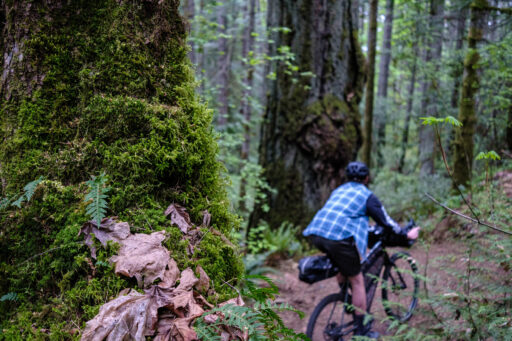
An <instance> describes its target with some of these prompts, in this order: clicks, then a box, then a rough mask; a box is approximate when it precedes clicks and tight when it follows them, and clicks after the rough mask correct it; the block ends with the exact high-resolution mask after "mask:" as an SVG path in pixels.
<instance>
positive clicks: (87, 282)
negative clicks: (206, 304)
mask: <svg viewBox="0 0 512 341" xmlns="http://www.w3.org/2000/svg"><path fill="white" fill-rule="evenodd" d="M178 3H179V2H178V1H175V0H168V1H163V2H162V1H146V2H130V1H122V2H119V1H114V0H102V1H71V2H68V1H53V2H49V3H48V2H47V3H40V2H36V3H34V2H26V3H24V2H8V4H7V5H6V6H7V7H8V11H7V12H6V13H9V15H8V16H7V18H6V35H5V37H4V41H3V45H2V46H3V48H4V49H5V50H6V51H14V50H15V49H14V43H16V44H17V45H16V46H17V47H18V49H21V50H20V54H19V55H17V56H14V57H13V60H16V62H13V64H12V65H11V69H10V70H9V72H6V75H7V77H6V79H5V80H4V79H2V81H3V85H5V86H3V87H2V88H1V96H2V99H1V106H0V108H1V109H0V115H1V116H2V120H1V126H0V137H1V139H2V141H3V143H2V145H1V146H0V165H1V167H0V177H1V178H2V179H3V180H5V186H4V188H3V189H2V195H3V196H4V197H10V196H13V195H16V194H17V193H18V192H19V191H20V190H21V189H22V188H23V186H24V185H25V184H26V183H28V182H29V181H32V180H34V179H35V178H37V177H38V176H40V175H44V176H45V178H46V179H48V180H46V181H45V182H44V183H43V184H41V185H40V186H39V188H38V190H37V192H36V195H35V196H34V197H33V198H32V200H31V201H30V203H28V204H26V205H25V206H24V207H23V208H22V209H13V208H10V209H8V210H7V211H4V212H3V213H2V214H1V215H0V223H1V224H2V227H1V228H0V247H1V249H0V255H1V258H0V269H1V271H2V276H0V290H1V292H0V294H4V293H7V292H15V293H17V294H18V295H19V300H18V302H17V303H16V304H14V306H13V305H12V304H1V303H0V309H1V310H2V314H1V316H2V317H1V318H0V330H1V329H2V328H3V329H6V331H5V335H7V337H8V335H15V333H16V331H18V333H19V331H20V330H21V331H22V332H21V335H23V336H22V338H51V339H65V338H76V337H78V335H77V334H73V329H74V328H75V327H74V325H75V324H76V325H77V326H78V327H80V328H82V327H83V326H84V323H85V321H86V320H87V319H89V318H91V317H92V316H93V315H94V314H95V313H96V312H97V310H98V309H99V306H100V305H101V304H103V303H105V302H106V301H107V300H109V299H110V298H111V297H114V296H116V295H117V293H118V292H119V290H120V289H121V288H124V287H134V285H135V283H133V282H132V281H129V280H124V279H121V278H119V277H117V276H115V275H114V274H113V271H112V268H111V266H110V265H109V264H108V261H107V260H108V258H109V257H110V255H111V254H112V252H114V251H113V249H112V248H110V249H108V250H105V251H101V252H100V255H99V257H98V259H97V260H92V259H91V258H90V252H89V250H88V249H87V248H86V247H85V246H84V245H83V244H82V238H81V237H78V231H79V229H80V227H81V225H82V224H83V223H84V222H85V221H87V220H88V217H87V216H86V215H85V204H84V203H83V202H82V199H83V197H84V194H85V191H86V188H85V186H84V181H86V180H88V179H89V178H90V176H91V175H95V174H98V173H100V172H102V171H105V172H106V174H107V175H108V178H109V183H108V185H109V186H110V187H111V188H112V190H111V191H110V193H109V205H110V210H111V211H110V212H109V213H110V214H115V215H119V216H120V218H122V219H123V220H126V221H128V222H129V223H130V224H131V225H132V227H133V228H134V231H133V232H148V233H149V232H152V231H156V230H164V229H165V230H167V231H168V233H169V240H168V241H167V243H168V245H172V248H171V249H172V250H173V257H174V258H176V259H177V261H178V263H179V264H180V265H183V266H194V265H197V264H204V266H203V267H204V268H205V269H206V271H207V272H208V271H213V272H212V273H210V272H208V273H209V275H210V276H211V277H212V280H213V281H214V283H217V284H218V285H219V287H216V289H217V291H218V292H219V295H220V297H227V296H229V295H230V294H233V293H232V292H231V289H230V288H229V287H227V286H222V287H221V286H220V283H223V282H228V281H230V283H234V282H236V281H237V279H238V278H239V277H240V276H241V274H242V266H241V263H240V261H239V260H238V258H237V255H236V250H234V248H232V247H231V246H223V245H224V244H225V243H224V242H223V241H222V239H221V237H220V236H217V235H208V236H207V237H205V238H204V240H203V241H202V242H201V245H200V246H199V247H198V248H197V252H196V254H195V255H194V258H190V257H189V255H188V253H187V249H186V246H187V245H186V241H182V240H181V235H179V234H178V232H179V230H177V229H176V228H174V227H171V226H170V222H169V221H168V220H166V219H165V218H164V217H163V211H164V210H165V208H166V207H167V205H168V204H170V203H172V202H178V203H180V204H182V205H183V206H185V207H186V208H187V209H188V211H189V213H190V214H191V218H192V220H193V221H201V219H202V215H201V212H202V211H204V210H208V211H209V213H211V215H212V225H213V226H214V227H215V229H217V230H219V231H221V232H222V233H223V234H224V235H226V236H228V237H229V234H230V232H231V231H232V230H233V229H236V228H237V226H238V219H237V218H236V217H235V216H234V215H233V214H232V213H230V212H229V209H228V208H229V205H228V201H227V196H226V193H225V184H224V180H223V179H222V178H221V176H220V172H221V170H222V166H221V165H220V163H218V162H217V161H216V153H217V145H216V143H215V137H214V134H213V132H212V128H211V126H210V122H211V119H212V113H211V111H210V110H208V109H207V108H206V107H205V106H204V105H203V104H201V103H200V102H199V101H198V99H197V98H196V96H195V94H194V79H193V76H192V72H191V69H190V67H189V64H188V61H187V59H186V52H187V51H186V47H185V46H184V40H185V30H184V27H183V23H182V21H181V18H180V16H179V15H178ZM27 32H28V33H27ZM20 37H21V38H20ZM18 39H23V41H18ZM21 54H22V57H20V56H21ZM210 244H211V245H215V247H213V246H210ZM200 257H201V258H200ZM221 269H222V271H221ZM212 299H216V298H212ZM71 321H73V323H70V322H71ZM64 326H65V327H64ZM0 338H1V337H0Z"/></svg>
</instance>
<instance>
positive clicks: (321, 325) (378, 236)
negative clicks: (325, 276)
mask: <svg viewBox="0 0 512 341" xmlns="http://www.w3.org/2000/svg"><path fill="white" fill-rule="evenodd" d="M414 225H415V224H414V221H413V220H411V221H410V222H409V223H408V224H407V225H406V226H405V227H404V229H406V231H408V230H410V229H411V228H412V227H414ZM368 239H369V240H368V243H369V247H371V250H370V252H369V253H368V256H367V258H366V259H365V260H364V261H363V262H361V271H362V272H363V275H364V280H365V287H366V305H367V312H368V313H370V309H371V306H372V303H373V299H374V296H375V293H376V290H377V286H378V284H379V280H380V279H382V280H381V281H380V282H381V287H382V304H383V306H384V310H385V311H386V314H387V315H388V316H390V317H391V318H393V319H396V320H398V321H400V322H405V321H407V320H409V319H410V318H411V316H412V313H413V311H414V309H415V307H416V305H417V303H418V291H419V278H418V276H417V272H418V268H417V266H416V263H415V261H414V259H413V258H412V257H411V255H409V254H408V253H407V252H404V251H399V252H397V253H394V254H393V255H392V256H389V254H388V253H387V252H386V249H385V247H386V246H411V245H412V242H413V241H410V243H409V244H408V245H403V244H400V243H396V241H394V240H393V238H392V236H390V235H387V234H386V233H384V229H383V228H382V227H379V226H377V227H375V228H374V229H373V231H369V238H368ZM397 244H400V245H397ZM382 269H384V271H382ZM330 272H331V274H332V272H333V271H332V269H330ZM335 272H337V271H335ZM381 276H382V277H381ZM350 291H351V289H350V285H349V283H348V281H347V282H344V283H340V291H339V292H338V293H334V294H331V295H328V296H326V297H325V298H324V299H322V300H321V301H320V303H318V305H317V306H316V307H315V309H314V310H313V313H312V315H311V317H310V319H309V322H308V326H307V331H306V335H307V336H308V337H309V338H311V340H312V341H318V340H336V341H342V340H349V339H350V337H351V335H352V334H353V332H354V331H355V329H356V326H355V324H354V319H353V317H354V312H355V308H354V307H353V306H352V305H351V301H352V297H351V293H350Z"/></svg>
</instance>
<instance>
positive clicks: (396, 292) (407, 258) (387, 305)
mask: <svg viewBox="0 0 512 341" xmlns="http://www.w3.org/2000/svg"><path fill="white" fill-rule="evenodd" d="M390 260H391V264H388V265H386V268H385V269H384V274H383V276H382V304H383V305H384V309H385V310H386V314H388V316H391V317H394V318H395V319H397V320H399V321H400V322H405V321H407V320H409V319H410V318H411V316H412V313H413V311H414V308H416V304H417V303H418V291H419V286H420V281H419V278H418V275H417V273H418V267H417V266H416V263H415V261H414V259H413V258H412V257H411V255H409V254H408V253H407V252H397V253H395V254H394V255H392V256H391V258H390Z"/></svg>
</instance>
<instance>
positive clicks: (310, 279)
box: [299, 255, 339, 284]
mask: <svg viewBox="0 0 512 341" xmlns="http://www.w3.org/2000/svg"><path fill="white" fill-rule="evenodd" d="M338 271H339V270H338V268H337V267H336V266H334V264H332V261H331V259H330V258H329V257H327V256H325V255H324V256H309V257H304V258H302V259H301V260H299V279H300V280H301V281H303V282H306V283H309V284H312V283H315V282H318V281H322V280H324V279H327V278H330V277H333V276H334V275H336V274H337V273H338Z"/></svg>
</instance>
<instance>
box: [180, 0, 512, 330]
mask: <svg viewBox="0 0 512 341" xmlns="http://www.w3.org/2000/svg"><path fill="white" fill-rule="evenodd" d="M276 3H278V4H279V5H276ZM303 4H304V2H298V3H296V5H295V6H294V2H287V1H256V0H247V1H222V2H219V1H206V0H187V1H184V2H183V3H182V11H183V13H184V15H185V16H186V17H187V18H188V19H189V22H190V26H189V32H190V36H189V45H190V47H191V51H190V52H189V56H190V59H191V61H192V62H193V63H194V64H195V70H196V79H197V80H198V82H199V87H198V91H199V92H200V93H201V95H202V98H203V99H204V100H205V101H207V102H208V105H209V107H211V108H213V109H214V110H215V118H214V126H215V129H216V131H217V132H218V136H219V145H220V147H221V148H220V158H221V160H222V162H223V163H224V165H225V167H226V169H227V171H226V173H227V176H229V179H230V181H231V186H230V187H229V196H230V198H231V205H232V206H233V209H234V210H235V211H236V212H238V213H239V214H240V215H241V216H243V217H244V218H245V219H244V222H243V225H242V226H243V227H242V230H241V235H242V237H241V238H242V242H243V243H244V245H246V247H247V250H248V252H249V254H248V256H246V257H247V259H249V260H250V262H249V263H247V264H248V265H250V266H254V265H255V264H263V260H262V259H264V258H265V257H267V263H268V262H269V259H270V263H272V262H273V260H272V259H273V257H274V258H275V257H279V256H276V255H277V254H280V255H281V257H284V258H287V257H291V256H293V255H295V257H297V254H300V253H301V252H304V250H308V249H309V247H308V246H307V245H306V243H305V242H304V241H301V239H300V238H296V237H297V236H298V235H300V232H301V231H302V230H303V229H304V228H305V226H306V225H307V222H308V218H309V217H311V214H312V213H311V211H314V210H315V209H318V208H319V205H321V203H323V202H324V201H325V200H326V198H327V197H326V194H325V193H322V194H321V195H319V197H320V198H321V199H320V200H319V201H320V202H315V203H313V204H311V205H310V206H309V207H308V209H310V210H311V211H310V212H308V213H306V214H305V215H303V214H302V211H303V210H301V209H297V206H296V205H295V203H296V201H297V198H296V197H294V196H292V195H288V196H287V197H286V199H285V201H286V202H287V204H284V207H283V208H284V209H283V210H284V211H285V213H284V214H282V213H281V206H280V205H281V202H280V200H279V196H280V195H282V194H279V193H282V192H283V191H284V192H288V190H289V187H286V186H287V185H284V187H283V183H282V182H283V181H285V182H286V181H288V182H292V183H293V181H294V180H296V178H294V177H293V176H289V173H285V174H286V175H283V176H282V177H279V176H276V175H275V174H273V173H272V171H270V170H269V166H271V162H269V160H268V158H267V156H266V155H267V153H268V149H269V148H271V147H268V145H269V144H276V143H277V144H285V143H290V144H293V143H294V142H290V139H287V138H286V137H282V136H283V135H286V132H285V131H284V130H285V129H286V128H283V126H279V123H276V121H278V120H279V116H278V115H279V113H281V114H282V111H286V109H283V110H282V111H281V112H279V110H277V111H276V109H275V102H276V101H279V100H281V101H282V102H283V103H284V104H283V106H284V107H286V108H290V109H291V110H295V108H294V107H293V106H290V104H289V103H288V102H286V101H285V100H283V99H277V100H276V96H277V97H279V96H284V94H286V90H283V88H284V87H286V86H287V85H283V82H281V81H280V79H279V75H281V77H282V76H284V77H288V78H289V80H291V84H292V85H288V86H289V87H293V86H294V85H293V84H303V80H304V79H305V78H306V79H308V77H311V76H313V77H315V76H316V77H320V76H319V74H318V73H317V72H315V71H313V72H312V70H314V67H311V64H308V65H306V66H305V67H304V61H303V59H302V57H301V53H303V52H301V50H300V48H296V47H295V48H294V45H293V44H294V43H293V42H294V41H295V40H294V39H296V36H297V35H300V34H304V35H307V34H308V31H307V29H305V28H304V27H301V28H297V27H294V26H293V25H294V24H295V25H297V23H299V25H303V24H304V25H307V23H303V22H300V20H293V19H290V20H288V22H289V23H292V26H287V25H286V24H285V23H286V22H287V21H286V20H287V19H283V20H281V21H280V20H278V19H276V18H279V17H280V16H281V17H282V16H286V15H290V16H294V15H297V16H300V15H301V12H300V11H301V10H302V9H301V8H300V7H301V6H303ZM351 5H352V8H351V11H352V13H353V15H354V17H355V18H357V20H356V22H354V24H355V26H356V27H357V39H358V41H359V45H360V47H361V51H362V53H363V55H364V65H363V66H362V67H361V69H360V71H361V73H364V74H365V76H363V77H364V79H363V80H362V81H361V80H360V82H361V83H362V82H363V81H364V83H365V84H364V89H363V88H362V87H363V86H362V84H359V85H358V86H360V88H359V89H360V90H361V93H360V94H358V93H357V91H356V92H355V97H360V98H358V99H357V100H358V101H359V102H358V103H359V105H358V108H357V109H358V112H359V113H360V114H359V115H360V116H358V119H360V123H361V130H364V132H361V136H360V140H357V142H356V143H355V145H357V146H360V147H362V148H361V149H359V153H358V159H360V160H364V161H365V162H367V163H369V164H371V167H370V170H371V174H372V184H371V188H372V189H373V190H374V191H375V192H376V194H377V195H378V196H379V197H380V198H381V200H382V202H383V203H384V205H385V206H386V207H387V209H388V210H389V211H390V213H391V215H392V216H393V217H395V218H396V219H397V220H399V221H402V222H404V221H406V220H407V219H408V218H414V219H416V221H417V222H419V225H421V226H423V227H424V233H423V236H422V238H424V239H425V247H426V248H427V249H428V248H429V247H430V243H436V242H439V241H440V239H439V238H441V240H442V239H443V238H444V237H443V236H445V235H448V236H449V237H447V238H449V239H451V238H454V239H456V240H458V241H461V243H462V244H463V245H464V248H465V251H464V253H466V255H467V254H469V255H470V256H469V257H470V258H471V257H475V264H480V265H482V264H485V267H489V269H491V268H492V269H499V271H505V273H507V274H508V276H509V275H510V273H509V271H510V267H509V264H510V258H509V255H510V245H511V244H510V234H508V235H507V234H501V233H499V232H498V233H497V235H495V234H494V233H495V232H494V233H493V232H492V230H490V229H489V228H483V227H482V228H481V229H478V228H477V227H476V225H470V224H469V223H471V222H470V221H464V219H462V220H460V221H458V220H457V219H453V218H449V217H448V216H447V211H445V210H443V208H441V207H440V206H439V205H437V204H436V203H434V202H433V201H432V200H430V199H429V198H428V197H427V196H426V195H425V193H428V194H430V195H432V196H433V197H434V198H437V199H439V200H440V201H442V202H444V203H445V204H448V206H449V207H452V208H454V209H457V210H461V211H462V212H464V213H465V214H467V215H469V216H472V217H473V218H475V219H477V220H481V221H484V220H486V221H487V220H488V221H491V222H493V223H492V225H493V226H496V225H494V224H497V226H509V218H510V212H509V210H507V209H505V207H507V206H508V205H509V204H510V199H509V198H507V196H506V194H505V193H504V192H503V191H504V189H506V188H508V186H509V185H507V181H508V180H507V181H505V180H503V179H504V178H507V177H508V174H509V173H508V169H510V159H511V157H512V154H511V152H510V151H511V150H512V129H511V123H512V111H511V108H512V107H511V106H512V102H511V100H512V95H511V94H512V92H511V90H512V88H511V86H512V78H511V77H512V73H511V72H512V69H511V65H512V59H511V57H510V52H512V50H511V49H512V44H511V43H512V41H511V38H512V36H511V34H510V32H511V30H510V28H511V25H512V19H511V16H510V7H511V2H510V1H488V2H487V1H486V2H478V1H468V0H462V1H448V0H431V1H400V0H385V1H384V0H381V1H371V0H369V1H365V0H359V1H352V2H351ZM276 6H280V8H279V9H276ZM322 6H325V7H328V5H327V4H326V3H323V5H320V4H319V5H318V7H322ZM313 7H314V5H313ZM310 10H311V11H314V10H315V9H314V8H313V9H310ZM319 11H321V10H319ZM276 13H277V14H276ZM283 13H286V14H283ZM313 13H315V14H316V15H318V16H321V15H322V13H321V12H313ZM322 20H325V22H328V20H329V19H325V18H322ZM311 25H312V27H315V28H317V29H318V28H320V29H321V28H323V29H325V30H327V28H326V27H325V26H327V24H325V23H324V24H323V25H325V26H322V24H318V23H316V22H313V23H312V24H311ZM290 35H292V36H293V38H290ZM307 39H308V38H304V41H307ZM312 39H314V38H312ZM283 42H284V43H283ZM286 42H288V44H287V43H286ZM289 42H292V43H291V44H290V43H289ZM306 44H307V43H306ZM372 50H374V52H372ZM477 54H478V56H477ZM316 57H317V59H315V61H317V62H318V63H319V64H320V63H321V61H320V59H321V58H324V57H322V56H319V55H317V56H316ZM326 58H328V57H326ZM313 63H314V62H313ZM276 65H280V66H277V67H276ZM279 67H281V69H280V70H281V73H280V74H279V71H278V72H277V73H276V69H277V70H279ZM465 69H466V70H465ZM330 72H334V73H335V71H333V70H332V69H331V71H330ZM311 73H313V75H312V74H311ZM276 88H278V90H277V93H278V94H279V95H276V90H275V89H276ZM461 96H462V100H461ZM468 109H469V110H468ZM298 110H299V111H300V110H302V111H307V110H308V108H307V104H304V106H303V107H301V108H299V109H298ZM276 112H277V114H276ZM274 115H277V116H278V117H277V118H276V117H275V116H274ZM427 117H430V119H422V118H427ZM452 118H453V119H452ZM282 119H283V120H285V121H288V122H285V123H284V127H286V126H287V125H290V126H293V125H294V122H293V121H292V120H291V119H290V118H289V117H287V116H286V115H284V118H282ZM457 121H459V122H460V123H462V127H458V126H457V124H458V123H457ZM368 122H370V123H371V124H368ZM272 129H274V130H275V135H272V133H269V130H272ZM297 131H298V134H307V132H306V130H305V129H303V130H301V129H297ZM365 133H366V135H365ZM276 136H277V137H276ZM368 136H370V137H371V138H368ZM280 137H282V138H281V139H280ZM322 142H323V145H322V148H328V146H327V145H328V140H327V139H325V140H323V141H322ZM365 143H366V145H369V146H371V147H370V148H369V147H367V146H365ZM309 152H311V153H312V154H314V151H311V150H310V151H309ZM277 155H279V153H278V154H277ZM274 157H275V158H276V159H278V158H279V157H280V156H274ZM281 157H283V158H286V156H283V155H281ZM355 158H356V156H355V155H353V156H350V154H349V156H348V158H347V160H351V159H355ZM320 162H321V158H320ZM342 165H343V163H341V164H336V166H338V167H340V168H342V167H341V166H342ZM315 167H316V166H312V165H311V164H310V167H309V169H308V170H306V169H303V172H316V170H317V169H316V168H315ZM283 177H284V178H286V179H287V180H283V179H282V178H283ZM290 178H293V180H291V179H290ZM334 178H336V176H334ZM306 181H307V180H304V182H306ZM338 181H341V180H340V179H338V180H336V181H335V182H337V183H338V184H339V182H338ZM319 182H321V181H319ZM325 182H327V181H325V180H324V181H323V183H325ZM317 185H318V186H321V184H318V183H317ZM292 186H297V184H296V183H295V185H292ZM330 186H331V189H332V188H333V187H332V186H333V184H331V185H330ZM283 188H284V189H283ZM306 188H307V187H306ZM456 188H458V189H459V190H460V191H459V190H456ZM301 190H302V191H303V192H302V196H303V197H306V196H308V194H309V193H305V192H307V189H304V188H301ZM299 196H300V194H299ZM317 198H318V197H317ZM299 200H300V199H299ZM468 201H469V202H468ZM500 207H501V209H500ZM277 210H279V212H276V211H277ZM262 211H263V212H262ZM265 212H268V213H265ZM448 215H449V214H448ZM262 217H263V220H258V219H259V218H262ZM445 230H448V232H446V231H445ZM505 230H507V231H510V229H509V228H505ZM440 231H441V232H440ZM477 231H478V232H477ZM294 236H295V237H294ZM475 236H476V237H477V238H475V239H473V237H475ZM501 238H504V239H503V240H502V242H503V244H501V242H500V243H498V244H496V243H497V240H500V239H501ZM476 239H478V240H479V241H478V242H476V243H475V241H476ZM480 243H481V244H480ZM489 243H490V244H489ZM477 245H479V247H478V250H479V251H478V252H476V251H475V248H476V247H477ZM490 245H492V247H490ZM506 245H508V246H506ZM488 247H489V249H488V250H487V251H486V252H483V253H482V249H481V248H484V249H486V248H488ZM504 250H506V251H504ZM489 252H490V254H489ZM503 252H504V253H503ZM269 254H270V255H273V256H270V258H268V255H269ZM471 255H472V256H471ZM477 255H478V256H477ZM479 261H482V262H483V263H479ZM489 263H491V264H492V265H490V264H489ZM474 266H475V267H477V266H476V265H474ZM470 269H473V265H468V269H466V271H461V270H460V269H459V270H455V269H452V270H450V272H451V273H453V274H454V276H456V277H457V278H459V279H460V283H459V284H460V290H462V291H464V293H465V294H464V295H461V297H460V299H461V301H463V302H466V303H463V304H462V306H464V305H465V307H464V309H461V308H460V306H458V304H453V303H454V302H446V303H447V305H448V306H450V308H446V306H445V308H442V309H440V311H442V312H441V313H440V316H443V317H446V316H450V317H451V315H450V314H448V313H446V311H445V309H446V310H449V311H451V312H453V314H454V316H460V312H461V311H465V312H467V314H466V315H465V318H466V320H465V323H457V326H452V327H446V326H445V325H443V323H440V321H437V323H440V324H438V325H437V326H436V325H433V326H432V329H433V330H436V331H435V332H433V333H432V335H435V333H439V329H437V328H439V327H440V326H443V328H445V331H446V333H447V334H444V336H443V338H447V339H453V338H458V337H467V338H480V339H481V338H485V335H505V334H506V333H508V332H509V331H510V328H511V327H512V324H511V321H510V319H509V318H504V316H505V315H506V314H507V312H510V307H511V301H510V290H511V287H510V281H509V280H505V281H504V282H502V281H499V280H496V278H495V277H492V276H491V277H490V276H489V273H485V274H475V273H472V272H471V270H470ZM492 271H494V270H492ZM499 273H501V272H499ZM472 276H476V278H477V279H476V278H475V279H472V278H471V277H472ZM463 279H464V280H463ZM479 280H482V281H483V282H482V283H484V282H485V283H487V284H485V285H484V286H486V288H487V289H488V290H489V291H490V292H489V293H486V294H485V295H484V294H483V293H482V292H481V291H479V290H477V292H475V293H472V292H471V290H470V287H471V285H469V284H468V282H469V283H471V282H475V283H474V285H475V287H477V286H478V285H477V284H476V282H478V281H479ZM493 281H496V283H493V284H492V285H489V282H491V283H492V282H493ZM482 283H481V284H482ZM494 290H497V291H494ZM493 292H494V293H493ZM448 296H449V295H448ZM463 296H464V297H463ZM482 296H485V297H483V298H482ZM472 297H477V298H476V299H475V300H474V299H472ZM489 297H493V298H495V297H503V298H504V300H503V301H501V303H496V302H495V303H496V304H498V305H499V306H501V307H506V308H504V309H505V310H501V313H497V314H494V313H493V314H492V317H489V316H488V317H489V318H484V315H485V314H486V313H489V310H488V309H489V308H490V307H489V306H487V304H486V303H483V302H485V301H486V300H488V299H489ZM440 300H443V299H442V298H440ZM468 302H470V303H468ZM477 302H478V303H477ZM432 304H433V306H436V307H437V304H439V302H438V301H435V302H434V303H432ZM492 306H494V304H492ZM490 309H494V308H490ZM473 311H475V314H476V316H477V317H475V316H472V314H473ZM432 312H434V314H436V313H435V309H432V310H430V311H429V313H430V314H432ZM443 314H447V315H443ZM503 314H505V315H503ZM437 317H438V316H436V318H437ZM457 319H459V318H457ZM472 319H474V320H473V321H472ZM498 320H499V321H500V322H499V323H501V326H502V327H503V328H504V329H502V330H501V331H497V329H495V330H494V331H491V330H493V328H494V327H490V325H493V326H494V325H497V324H499V323H498V322H497V321H498ZM481 324H487V325H488V326H487V327H484V326H483V325H481ZM466 328H467V329H466ZM468 330H469V332H468ZM481 330H485V332H482V334H479V333H480V332H481ZM414 332H416V331H414ZM414 332H413V331H410V333H409V334H407V335H408V337H411V335H414V334H413V333H414ZM423 332H424V331H423ZM430 332H432V331H430ZM430 332H427V334H429V333H430ZM457 333H462V334H457ZM468 333H469V334H468ZM488 333H490V334H488ZM494 333H496V334H494ZM501 333H503V334H501ZM420 335H423V336H421V337H420V338H423V337H425V335H424V334H423V333H421V334H420ZM448 335H449V336H448ZM455 335H459V336H455ZM461 335H464V336H461ZM437 337H440V335H439V334H438V336H437ZM498 338H499V337H498Z"/></svg>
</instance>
